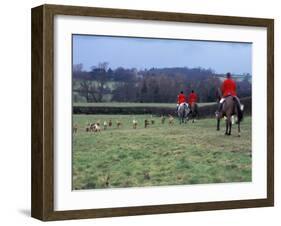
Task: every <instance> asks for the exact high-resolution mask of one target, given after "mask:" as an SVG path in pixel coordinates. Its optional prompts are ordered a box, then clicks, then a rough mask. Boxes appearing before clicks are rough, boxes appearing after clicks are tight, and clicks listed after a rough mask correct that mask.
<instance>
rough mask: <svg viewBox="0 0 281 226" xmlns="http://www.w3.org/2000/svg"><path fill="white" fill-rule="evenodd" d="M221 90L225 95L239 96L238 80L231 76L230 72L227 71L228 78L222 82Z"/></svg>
mask: <svg viewBox="0 0 281 226" xmlns="http://www.w3.org/2000/svg"><path fill="white" fill-rule="evenodd" d="M221 92H222V96H223V97H227V96H237V94H236V82H235V81H234V80H233V79H232V78H231V75H230V73H227V75H226V80H224V82H223V83H222V86H221Z"/></svg>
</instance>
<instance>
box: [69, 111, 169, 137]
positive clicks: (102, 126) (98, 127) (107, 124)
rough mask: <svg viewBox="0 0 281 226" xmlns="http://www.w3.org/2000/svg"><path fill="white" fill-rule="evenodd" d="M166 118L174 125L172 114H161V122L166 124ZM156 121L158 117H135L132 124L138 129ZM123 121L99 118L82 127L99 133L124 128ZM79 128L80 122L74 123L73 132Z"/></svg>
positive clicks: (90, 131)
mask: <svg viewBox="0 0 281 226" xmlns="http://www.w3.org/2000/svg"><path fill="white" fill-rule="evenodd" d="M166 120H167V121H168V125H169V126H172V125H173V124H174V117H173V116H172V115H170V114H169V115H168V116H164V115H161V116H160V123H161V124H165V122H166ZM155 123H156V117H152V115H151V117H150V119H147V118H146V119H144V120H143V121H142V122H140V121H138V120H136V119H135V118H134V119H133V120H132V122H131V124H132V128H133V129H137V128H138V127H141V125H143V126H144V128H148V127H149V126H150V125H154V124H155ZM122 126H123V123H122V121H121V120H116V121H114V122H113V121H112V120H111V119H109V120H108V121H107V120H105V121H103V122H101V121H100V120H98V121H97V122H94V123H87V125H86V126H85V128H84V129H83V128H81V129H83V130H84V131H85V132H89V133H99V132H101V131H102V130H107V129H110V128H117V129H120V128H122ZM78 129H79V126H78V124H76V123H75V124H74V125H73V133H74V134H75V133H77V132H78Z"/></svg>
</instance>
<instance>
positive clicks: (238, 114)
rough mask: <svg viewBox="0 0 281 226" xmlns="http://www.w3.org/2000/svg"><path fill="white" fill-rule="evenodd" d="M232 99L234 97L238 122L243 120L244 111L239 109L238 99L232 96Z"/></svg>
mask: <svg viewBox="0 0 281 226" xmlns="http://www.w3.org/2000/svg"><path fill="white" fill-rule="evenodd" d="M233 99H234V101H235V105H236V110H237V119H238V123H240V122H241V121H242V120H243V116H244V114H243V113H244V112H243V111H242V110H241V106H240V103H239V102H238V100H237V99H236V98H233Z"/></svg>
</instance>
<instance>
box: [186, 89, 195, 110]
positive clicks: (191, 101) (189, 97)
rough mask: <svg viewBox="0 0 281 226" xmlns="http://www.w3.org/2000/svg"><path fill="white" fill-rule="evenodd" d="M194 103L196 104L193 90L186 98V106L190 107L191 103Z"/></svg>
mask: <svg viewBox="0 0 281 226" xmlns="http://www.w3.org/2000/svg"><path fill="white" fill-rule="evenodd" d="M196 102H197V94H196V93H195V92H194V90H192V91H191V93H190V94H189V96H188V104H189V105H190V106H191V105H192V104H193V103H196Z"/></svg>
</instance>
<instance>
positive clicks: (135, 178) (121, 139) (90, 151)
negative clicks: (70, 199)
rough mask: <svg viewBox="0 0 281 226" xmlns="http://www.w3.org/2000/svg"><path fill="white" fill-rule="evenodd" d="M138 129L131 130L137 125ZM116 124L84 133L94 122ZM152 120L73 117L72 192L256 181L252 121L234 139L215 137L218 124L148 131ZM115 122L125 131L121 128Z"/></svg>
mask: <svg viewBox="0 0 281 226" xmlns="http://www.w3.org/2000/svg"><path fill="white" fill-rule="evenodd" d="M133 118H135V119H136V120H137V121H138V124H139V125H138V128H137V129H133V128H132V120H133ZM109 119H112V121H113V123H114V125H113V127H112V128H109V129H107V130H105V131H104V130H102V131H101V132H100V133H98V134H94V133H88V132H85V126H86V124H87V123H89V122H97V121H100V122H101V123H102V122H103V121H104V120H107V121H108V120H109ZM144 119H149V120H150V116H147V115H137V116H130V115H74V116H73V122H74V123H75V124H77V125H78V132H77V133H76V134H74V136H73V189H94V188H108V187H109V188H117V187H140V186H159V185H176V184H202V183H221V182H242V181H251V162H252V158H251V117H246V118H245V119H244V121H243V122H242V124H241V135H242V136H241V137H240V138H239V137H237V126H234V129H233V135H232V136H225V135H224V123H222V130H221V131H219V132H218V131H216V130H215V129H216V121H215V119H202V120H199V121H197V122H196V123H194V124H192V123H191V122H188V123H187V124H184V125H179V123H178V121H175V122H174V125H173V126H169V125H168V123H167V120H166V123H165V124H164V125H163V124H161V122H160V118H159V117H154V120H155V124H154V125H150V126H149V128H146V129H145V128H144V123H143V122H144ZM116 120H120V121H121V122H122V124H123V125H122V127H121V128H119V129H117V128H116V124H115V122H116Z"/></svg>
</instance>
